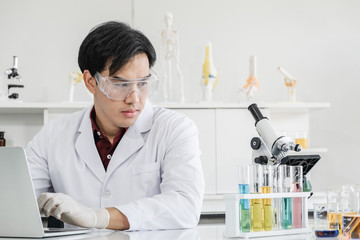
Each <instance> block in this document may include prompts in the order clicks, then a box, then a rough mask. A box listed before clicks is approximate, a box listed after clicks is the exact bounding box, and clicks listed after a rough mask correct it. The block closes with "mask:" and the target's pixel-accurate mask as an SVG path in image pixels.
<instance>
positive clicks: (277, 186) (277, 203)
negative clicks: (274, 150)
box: [272, 166, 282, 230]
mask: <svg viewBox="0 0 360 240" xmlns="http://www.w3.org/2000/svg"><path fill="white" fill-rule="evenodd" d="M281 182H282V178H281V174H280V167H279V166H273V184H272V185H273V187H272V191H273V193H281ZM281 201H282V199H281V198H274V199H273V213H272V214H273V230H275V229H281V222H282V220H281V214H282V213H281V211H282V208H281Z"/></svg>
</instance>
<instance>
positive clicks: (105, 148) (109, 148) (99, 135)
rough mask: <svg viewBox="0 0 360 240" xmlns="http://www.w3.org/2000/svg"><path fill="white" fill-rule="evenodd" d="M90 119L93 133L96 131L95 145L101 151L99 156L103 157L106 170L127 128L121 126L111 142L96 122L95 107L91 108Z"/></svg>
mask: <svg viewBox="0 0 360 240" xmlns="http://www.w3.org/2000/svg"><path fill="white" fill-rule="evenodd" d="M90 119H91V125H92V129H93V133H94V140H95V145H96V148H97V151H98V153H99V156H100V158H101V161H102V163H103V165H104V168H105V171H106V169H107V167H108V165H109V162H110V160H111V158H112V155H113V153H114V151H115V149H116V147H117V145H118V144H119V142H120V140H121V138H122V136H123V135H124V134H125V132H126V130H127V129H126V128H121V129H120V131H119V132H118V133H117V134H116V136H115V138H114V140H113V144H111V142H110V141H109V139H108V138H107V137H106V136H105V135H104V134H103V132H102V131H101V130H100V128H99V127H98V126H97V124H96V121H95V119H96V113H95V108H94V107H93V109H92V110H91V113H90Z"/></svg>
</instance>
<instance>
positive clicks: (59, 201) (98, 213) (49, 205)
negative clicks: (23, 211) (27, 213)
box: [38, 193, 110, 228]
mask: <svg viewBox="0 0 360 240" xmlns="http://www.w3.org/2000/svg"><path fill="white" fill-rule="evenodd" d="M38 205H39V209H40V213H43V214H45V216H47V217H48V216H50V215H51V216H54V217H55V218H57V219H59V220H62V221H64V222H66V223H69V224H72V225H76V226H80V227H84V228H106V227H107V225H108V224H109V219H110V216H109V212H108V211H107V210H106V209H105V208H96V209H95V208H88V207H86V206H84V205H81V204H80V203H78V202H76V201H75V200H74V199H72V198H71V197H69V196H68V195H65V194H63V193H43V194H41V195H40V197H39V198H38Z"/></svg>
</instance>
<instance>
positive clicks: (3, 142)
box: [0, 132, 6, 147]
mask: <svg viewBox="0 0 360 240" xmlns="http://www.w3.org/2000/svg"><path fill="white" fill-rule="evenodd" d="M4 135H5V132H0V147H5V145H6V140H5V138H4Z"/></svg>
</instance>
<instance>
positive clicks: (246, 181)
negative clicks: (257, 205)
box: [238, 165, 251, 232]
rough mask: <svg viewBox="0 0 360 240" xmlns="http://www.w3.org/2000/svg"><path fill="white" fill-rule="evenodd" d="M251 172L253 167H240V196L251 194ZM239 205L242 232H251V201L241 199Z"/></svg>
mask: <svg viewBox="0 0 360 240" xmlns="http://www.w3.org/2000/svg"><path fill="white" fill-rule="evenodd" d="M250 170H251V165H238V182H239V194H249V193H250ZM239 204H240V205H239V217H240V219H239V220H240V221H239V223H240V226H239V228H240V232H250V230H251V229H250V226H251V225H250V224H251V219H250V200H249V199H240V203H239Z"/></svg>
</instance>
